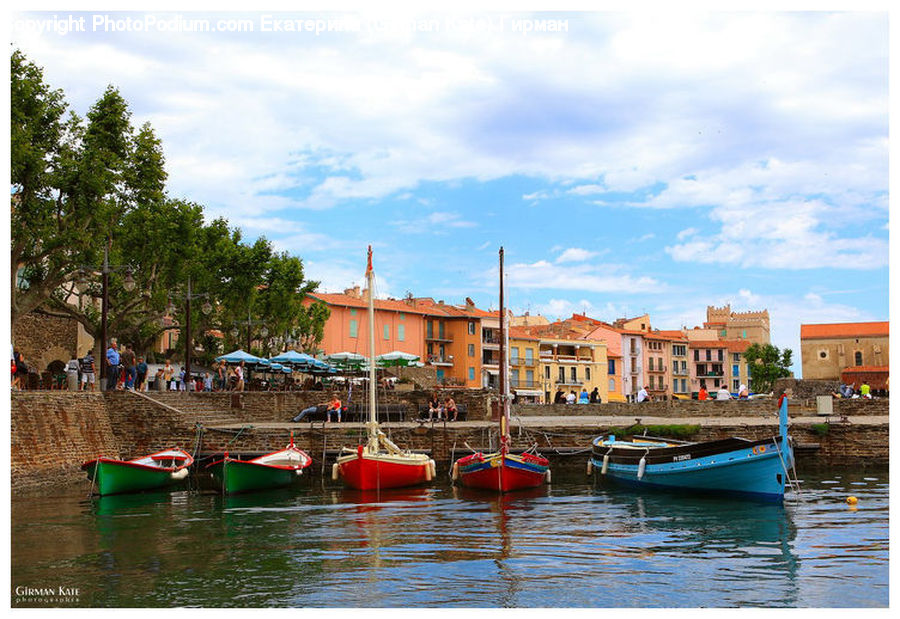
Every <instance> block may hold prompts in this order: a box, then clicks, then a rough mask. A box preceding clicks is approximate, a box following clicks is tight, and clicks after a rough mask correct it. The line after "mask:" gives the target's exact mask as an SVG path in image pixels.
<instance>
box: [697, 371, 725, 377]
mask: <svg viewBox="0 0 900 619" xmlns="http://www.w3.org/2000/svg"><path fill="white" fill-rule="evenodd" d="M723 376H725V372H723V371H722V370H719V371H718V372H716V371H713V370H707V371H706V373H705V374H701V373H700V372H697V378H722V377H723Z"/></svg>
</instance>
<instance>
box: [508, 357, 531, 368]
mask: <svg viewBox="0 0 900 619" xmlns="http://www.w3.org/2000/svg"><path fill="white" fill-rule="evenodd" d="M509 364H510V365H511V366H513V367H526V368H533V367H534V366H535V362H534V359H523V358H522V357H510V358H509Z"/></svg>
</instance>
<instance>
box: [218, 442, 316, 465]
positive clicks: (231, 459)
mask: <svg viewBox="0 0 900 619" xmlns="http://www.w3.org/2000/svg"><path fill="white" fill-rule="evenodd" d="M293 444H294V441H293V434H292V435H291V445H293ZM289 447H290V445H289V446H288V448H289ZM288 448H285V449H279V450H277V451H273V452H271V453H267V454H265V455H262V456H259V457H257V458H253V459H252V460H240V459H238V458H229V457H228V454H227V453H226V454H225V457H224V458H222V459H221V460H216V461H215V462H210V463H209V464H207V465H206V466H205V467H203V468H207V469H208V468H209V467H211V466H213V465H216V464H219V463H220V462H225V461H228V462H237V463H239V464H255V465H256V466H264V467H266V468H270V469H281V470H285V471H301V470H303V469H305V468H306V467H308V466H310V465H312V458H311V457H310V456H309V454H308V453H306V452H305V451H303V450H302V449H297V448H294V451H296V452H299V453H301V454H303V455H304V456H306V463H305V464H303V466H287V465H284V464H266V463H265V462H257V460H260V459H262V458H265V457H266V456H272V455H275V454H277V453H281V452H282V451H287V450H288Z"/></svg>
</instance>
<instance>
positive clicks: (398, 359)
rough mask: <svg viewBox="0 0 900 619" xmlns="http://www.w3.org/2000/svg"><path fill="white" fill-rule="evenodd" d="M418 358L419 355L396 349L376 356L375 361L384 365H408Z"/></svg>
mask: <svg viewBox="0 0 900 619" xmlns="http://www.w3.org/2000/svg"><path fill="white" fill-rule="evenodd" d="M418 360H419V357H418V355H413V354H410V353H408V352H402V351H399V350H395V351H392V352H389V353H385V354H383V355H378V356H377V357H375V361H376V362H377V363H378V364H380V365H382V366H384V367H390V366H408V365H412V364H414V363H415V362H416V361H418Z"/></svg>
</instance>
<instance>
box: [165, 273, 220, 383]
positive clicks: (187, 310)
mask: <svg viewBox="0 0 900 619" xmlns="http://www.w3.org/2000/svg"><path fill="white" fill-rule="evenodd" d="M169 296H170V297H174V298H176V299H184V302H185V303H184V375H185V376H186V377H187V378H188V380H190V376H191V350H192V349H193V337H191V299H204V298H205V299H207V300H206V301H205V302H204V303H203V305H202V306H200V311H201V312H203V314H204V315H206V316H209V314H210V312H212V309H213V308H212V305H211V304H210V302H209V293H208V292H200V293H196V294H192V293H191V277H190V275H188V278H187V292H186V293H183V294H178V293H171V294H170V295H169ZM166 309H167V310H168V312H169V313H170V314H174V313H175V309H176V308H175V304H174V303H173V302H172V301H171V299H170V300H169V305H168V307H166Z"/></svg>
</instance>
